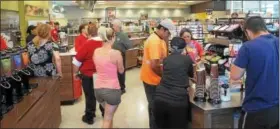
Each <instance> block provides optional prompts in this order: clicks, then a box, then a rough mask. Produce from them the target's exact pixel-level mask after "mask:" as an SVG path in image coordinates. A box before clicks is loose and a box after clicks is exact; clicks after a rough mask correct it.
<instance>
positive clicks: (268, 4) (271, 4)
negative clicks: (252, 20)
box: [260, 1, 279, 17]
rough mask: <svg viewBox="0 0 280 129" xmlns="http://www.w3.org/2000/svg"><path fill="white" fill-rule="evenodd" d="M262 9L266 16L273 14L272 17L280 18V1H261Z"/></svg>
mask: <svg viewBox="0 0 280 129" xmlns="http://www.w3.org/2000/svg"><path fill="white" fill-rule="evenodd" d="M260 7H261V9H260V10H261V12H262V13H263V14H264V15H266V14H267V13H271V14H272V17H279V1H261V6H260Z"/></svg>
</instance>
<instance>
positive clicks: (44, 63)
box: [27, 16, 279, 129]
mask: <svg viewBox="0 0 280 129" xmlns="http://www.w3.org/2000/svg"><path fill="white" fill-rule="evenodd" d="M112 24H113V27H112V28H113V29H112V28H105V27H98V25H96V24H90V25H87V24H83V25H81V26H80V28H79V31H80V33H81V34H80V36H78V37H77V39H76V43H75V50H76V51H77V55H76V56H75V58H74V59H73V64H74V65H75V70H74V71H75V74H74V75H73V76H74V77H75V78H78V77H79V78H81V79H82V85H83V88H84V92H85V96H86V110H85V115H84V116H83V117H82V120H83V121H84V122H86V123H88V124H93V123H94V117H95V106H96V100H97V101H98V102H99V103H100V106H99V107H100V109H101V112H102V115H103V116H104V121H103V125H102V127H103V128H112V127H113V116H114V113H115V111H116V110H117V107H118V105H119V104H120V102H121V94H122V93H124V90H123V89H124V88H125V87H124V76H125V75H124V74H123V73H124V71H125V70H124V68H125V66H124V64H125V63H124V59H125V51H126V50H127V49H129V48H130V47H131V43H129V40H128V37H127V35H126V34H124V33H123V32H121V31H120V30H121V28H120V27H121V22H120V21H119V20H114V21H113V22H112ZM174 29H175V26H174V24H173V22H172V21H171V20H169V19H165V20H162V21H161V22H160V23H159V25H158V26H157V28H156V31H155V32H154V33H152V34H151V35H150V36H149V38H148V39H147V40H146V42H145V43H144V55H143V63H142V67H141V72H140V76H141V80H142V81H143V84H144V89H145V94H146V97H147V100H148V113H149V123H150V128H188V125H187V123H188V121H189V120H190V113H191V112H190V110H189V109H190V105H189V95H188V88H189V79H191V78H193V76H194V71H193V64H194V63H198V62H199V61H200V60H203V58H202V56H203V50H202V47H201V46H200V45H199V44H198V43H197V42H196V41H194V40H192V33H191V31H190V30H188V29H186V28H184V29H182V30H181V32H180V37H174V38H173V39H172V40H171V43H170V44H171V48H170V49H171V54H168V51H167V45H166V42H165V39H167V38H168V37H169V36H170V32H171V30H174ZM243 29H244V31H245V32H246V36H247V38H248V40H249V41H247V42H245V43H244V45H243V46H242V47H241V49H240V50H239V54H238V56H237V59H236V61H235V62H234V64H233V65H232V67H231V79H233V80H238V79H240V78H241V77H242V76H243V75H244V73H245V71H246V74H247V78H246V86H245V98H244V102H243V105H242V115H241V118H240V122H239V128H240V129H241V128H246V129H247V128H248V129H249V128H254V129H260V128H268V129H273V128H278V126H279V106H278V104H279V56H278V55H279V49H278V48H279V38H277V37H275V36H273V35H272V34H269V33H268V31H267V29H266V26H265V22H264V20H263V19H262V18H261V17H258V16H254V17H249V18H248V19H246V21H245V24H244V27H243ZM36 30H37V32H36V33H37V34H36V35H37V36H38V37H39V42H38V43H35V42H33V41H30V42H29V43H28V44H27V48H28V51H29V54H30V57H31V62H32V63H34V64H35V65H36V69H35V75H37V76H51V75H55V74H56V73H58V74H59V75H62V73H61V62H60V58H59V55H58V52H57V48H56V47H54V45H53V43H52V42H51V41H50V40H49V37H50V33H49V32H50V26H48V25H46V24H43V25H40V26H37V28H36ZM52 57H54V58H55V63H52ZM78 71H80V73H79V72H78ZM121 89H122V90H121ZM104 109H105V110H104Z"/></svg>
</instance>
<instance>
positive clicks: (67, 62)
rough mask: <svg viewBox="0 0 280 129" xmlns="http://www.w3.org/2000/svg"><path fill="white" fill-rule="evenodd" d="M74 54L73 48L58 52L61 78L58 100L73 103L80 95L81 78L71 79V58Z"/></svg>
mask: <svg viewBox="0 0 280 129" xmlns="http://www.w3.org/2000/svg"><path fill="white" fill-rule="evenodd" d="M75 55H76V52H75V51H74V49H71V50H70V51H69V52H65V53H60V58H61V70H62V74H63V78H62V79H61V80H60V88H59V89H60V100H61V102H63V103H64V102H70V103H71V104H73V103H74V102H75V100H76V99H78V98H79V97H80V96H81V95H82V89H81V80H74V79H73V64H72V59H73V57H74V56H75Z"/></svg>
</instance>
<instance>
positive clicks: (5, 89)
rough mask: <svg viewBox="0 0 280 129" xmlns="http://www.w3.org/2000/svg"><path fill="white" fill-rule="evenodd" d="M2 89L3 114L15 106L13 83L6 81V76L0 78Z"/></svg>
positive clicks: (0, 87)
mask: <svg viewBox="0 0 280 129" xmlns="http://www.w3.org/2000/svg"><path fill="white" fill-rule="evenodd" d="M0 89H1V96H0V98H1V106H0V107H1V113H0V114H1V116H3V115H4V114H6V113H7V112H9V111H10V110H12V109H13V108H14V103H13V98H12V88H11V84H10V83H9V82H8V81H6V78H5V77H3V76H2V77H1V78H0Z"/></svg>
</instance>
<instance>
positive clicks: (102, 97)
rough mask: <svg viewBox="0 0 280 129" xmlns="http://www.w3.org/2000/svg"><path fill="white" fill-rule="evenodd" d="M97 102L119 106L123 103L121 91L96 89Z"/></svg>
mask: <svg viewBox="0 0 280 129" xmlns="http://www.w3.org/2000/svg"><path fill="white" fill-rule="evenodd" d="M94 92H95V97H96V100H97V101H98V102H99V103H104V102H106V103H107V104H110V105H119V104H120V103H121V94H122V93H121V90H119V89H105V88H102V89H94Z"/></svg>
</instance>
